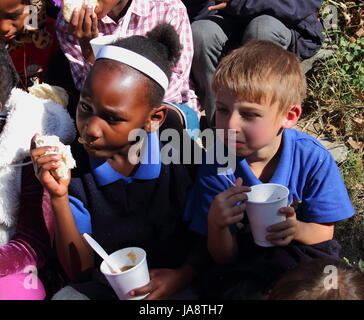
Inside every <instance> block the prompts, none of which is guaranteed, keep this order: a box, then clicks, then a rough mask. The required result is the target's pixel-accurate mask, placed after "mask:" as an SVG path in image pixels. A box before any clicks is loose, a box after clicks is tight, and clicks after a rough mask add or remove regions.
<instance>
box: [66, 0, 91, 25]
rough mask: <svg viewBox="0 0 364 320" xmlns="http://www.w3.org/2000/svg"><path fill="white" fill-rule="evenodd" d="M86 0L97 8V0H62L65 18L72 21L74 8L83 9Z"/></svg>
mask: <svg viewBox="0 0 364 320" xmlns="http://www.w3.org/2000/svg"><path fill="white" fill-rule="evenodd" d="M84 2H87V3H88V5H89V6H90V7H92V8H94V10H95V8H96V5H97V0H88V1H87V0H62V3H63V5H62V12H63V18H64V20H66V21H67V22H70V21H71V17H72V13H73V10H75V9H81V7H82V5H83V3H84Z"/></svg>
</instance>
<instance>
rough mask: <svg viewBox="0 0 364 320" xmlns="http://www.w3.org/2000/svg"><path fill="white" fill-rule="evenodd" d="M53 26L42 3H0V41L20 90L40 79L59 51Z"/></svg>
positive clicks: (37, 0)
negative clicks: (20, 82) (15, 73)
mask: <svg viewBox="0 0 364 320" xmlns="http://www.w3.org/2000/svg"><path fill="white" fill-rule="evenodd" d="M29 8H32V9H33V11H31V10H29ZM34 17H35V18H34ZM35 23H36V24H35ZM54 24H55V20H54V19H52V18H51V17H48V16H47V15H46V4H45V0H4V1H1V3H0V42H2V43H4V44H5V46H6V48H7V50H8V52H9V54H10V56H11V58H12V60H13V63H14V65H15V68H16V71H17V72H18V74H19V75H20V76H21V81H22V86H23V88H24V89H27V88H28V87H30V86H32V85H33V84H34V83H39V82H41V81H42V80H43V77H44V74H45V72H46V71H47V70H48V67H49V64H50V62H51V61H52V59H53V58H54V57H55V54H56V52H57V50H58V49H59V44H58V41H57V38H56V33H55V30H54V29H55V26H54Z"/></svg>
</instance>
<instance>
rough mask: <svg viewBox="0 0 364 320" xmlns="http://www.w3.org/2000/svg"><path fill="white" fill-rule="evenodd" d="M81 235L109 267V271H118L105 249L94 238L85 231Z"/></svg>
mask: <svg viewBox="0 0 364 320" xmlns="http://www.w3.org/2000/svg"><path fill="white" fill-rule="evenodd" d="M83 237H84V238H85V239H86V241H87V243H88V244H89V245H90V246H91V248H92V249H94V250H95V251H96V253H97V254H98V255H99V256H100V257H101V258H102V259H104V260H105V262H106V263H107V264H108V266H109V267H110V269H111V272H115V273H120V272H121V271H120V269H119V266H116V265H115V264H114V262H113V261H112V260H111V259H110V257H109V255H108V254H107V253H106V251H105V250H104V249H103V248H102V247H101V246H100V245H99V244H98V243H97V242H96V240H95V239H94V238H92V237H91V236H89V235H88V234H87V233H84V234H83Z"/></svg>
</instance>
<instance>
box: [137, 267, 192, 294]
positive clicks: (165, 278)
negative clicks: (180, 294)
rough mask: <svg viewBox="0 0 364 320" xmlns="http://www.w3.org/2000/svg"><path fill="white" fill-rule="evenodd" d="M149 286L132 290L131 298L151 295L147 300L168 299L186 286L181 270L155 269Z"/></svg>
mask: <svg viewBox="0 0 364 320" xmlns="http://www.w3.org/2000/svg"><path fill="white" fill-rule="evenodd" d="M149 274H150V281H149V283H148V284H147V285H145V286H143V287H140V288H137V289H134V290H131V291H130V296H139V295H145V294H148V293H149V295H148V296H147V297H146V298H145V300H158V299H166V298H168V297H170V296H171V295H172V294H174V293H176V292H177V291H179V290H181V289H183V288H184V287H185V285H186V283H185V280H184V276H183V273H182V272H181V271H180V270H179V269H153V270H151V271H150V273H149Z"/></svg>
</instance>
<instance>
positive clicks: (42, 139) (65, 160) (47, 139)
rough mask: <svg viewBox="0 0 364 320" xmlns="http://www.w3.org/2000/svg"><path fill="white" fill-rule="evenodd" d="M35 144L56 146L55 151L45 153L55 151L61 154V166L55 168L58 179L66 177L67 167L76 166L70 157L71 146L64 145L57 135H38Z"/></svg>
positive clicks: (37, 145)
mask: <svg viewBox="0 0 364 320" xmlns="http://www.w3.org/2000/svg"><path fill="white" fill-rule="evenodd" d="M35 145H36V147H37V148H39V147H46V146H51V147H56V149H57V151H55V152H46V153H45V154H52V153H57V154H61V155H62V159H61V166H60V167H59V168H57V169H56V170H55V173H56V175H57V177H58V179H67V178H68V169H73V168H75V167H76V161H75V159H73V157H72V153H71V147H70V146H66V145H64V144H63V143H62V142H61V141H60V140H59V137H57V136H38V137H37V138H36V139H35Z"/></svg>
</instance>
